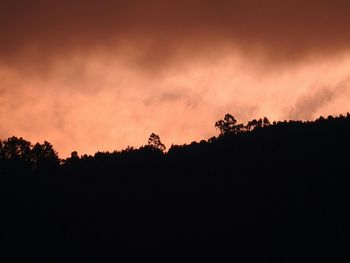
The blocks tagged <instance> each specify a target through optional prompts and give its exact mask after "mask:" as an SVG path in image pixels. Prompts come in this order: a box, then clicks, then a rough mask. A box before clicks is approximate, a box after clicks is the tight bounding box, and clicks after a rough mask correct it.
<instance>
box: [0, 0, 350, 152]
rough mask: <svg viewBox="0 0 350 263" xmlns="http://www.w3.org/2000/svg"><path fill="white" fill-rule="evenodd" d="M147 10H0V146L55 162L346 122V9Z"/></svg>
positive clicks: (188, 4) (28, 5)
mask: <svg viewBox="0 0 350 263" xmlns="http://www.w3.org/2000/svg"><path fill="white" fill-rule="evenodd" d="M145 2H146V1H110V0H107V1H89V0H85V1H77V0H75V1H74V0H73V1H63V0H61V1H52V2H51V1H50V3H49V4H48V1H35V0H32V1H29V0H28V1H25V0H24V1H16V0H12V1H6V0H5V1H2V3H1V5H2V8H0V10H1V11H0V121H1V123H2V125H1V126H0V138H2V139H5V138H7V137H9V136H12V135H16V136H22V137H24V138H26V139H28V140H30V141H32V142H37V141H39V142H42V141H43V140H48V141H50V142H51V143H52V144H53V145H54V147H55V149H56V150H58V152H59V154H60V156H61V157H65V156H68V155H69V154H70V152H71V151H73V150H77V151H78V152H79V153H80V154H83V153H88V154H93V153H94V152H96V151H97V150H115V149H118V150H120V149H122V148H125V147H126V146H127V145H133V146H140V145H143V144H146V143H147V139H148V136H149V135H150V133H151V132H155V133H157V134H159V135H160V137H161V139H162V141H163V142H164V143H165V144H166V145H167V146H168V147H169V146H170V145H171V144H172V143H175V144H182V143H190V142H191V141H193V140H200V139H208V138H209V137H211V136H213V135H217V134H218V132H217V131H215V129H214V123H215V121H216V120H218V119H219V118H222V117H223V115H224V114H225V113H227V112H229V113H231V114H233V115H234V116H235V117H236V118H237V119H238V120H239V121H241V122H246V121H248V120H250V119H253V118H257V117H262V116H267V117H269V119H271V120H283V119H314V118H316V117H318V116H320V115H329V114H340V113H346V112H347V111H349V106H348V105H349V98H350V97H349V96H350V89H349V81H350V79H349V69H350V53H349V46H348V43H350V18H349V16H348V14H349V13H350V6H349V4H347V1H308V3H303V2H304V1H300V2H299V1H283V4H281V3H280V2H281V1H267V2H266V3H265V2H264V6H262V4H261V1H250V2H248V1H194V0H192V1H149V2H148V1H147V4H145ZM218 2H220V3H218ZM335 2H336V3H335Z"/></svg>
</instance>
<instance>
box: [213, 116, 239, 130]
mask: <svg viewBox="0 0 350 263" xmlns="http://www.w3.org/2000/svg"><path fill="white" fill-rule="evenodd" d="M236 123H237V120H236V119H235V117H233V116H232V115H231V114H229V113H227V114H226V115H225V117H224V119H223V120H219V121H217V122H216V123H215V128H217V129H219V130H220V135H224V134H229V133H234V134H237V133H239V132H241V131H242V129H243V124H236Z"/></svg>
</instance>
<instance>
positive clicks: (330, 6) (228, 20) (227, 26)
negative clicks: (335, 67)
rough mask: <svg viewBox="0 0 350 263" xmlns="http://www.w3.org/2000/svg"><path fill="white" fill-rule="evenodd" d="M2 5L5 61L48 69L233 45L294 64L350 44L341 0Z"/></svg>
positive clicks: (8, 0) (6, 1)
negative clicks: (81, 58)
mask: <svg viewBox="0 0 350 263" xmlns="http://www.w3.org/2000/svg"><path fill="white" fill-rule="evenodd" d="M0 7H1V8H0V59H1V61H2V62H3V63H4V62H6V63H16V62H17V61H18V60H20V61H21V63H24V62H26V63H30V64H34V63H36V62H39V63H38V64H40V65H43V66H42V67H43V68H47V66H48V65H46V64H45V63H44V62H43V61H46V62H47V61H48V60H49V59H52V58H54V59H59V58H62V56H64V57H69V56H70V55H71V54H72V53H82V54H84V53H87V52H96V51H101V52H107V53H108V52H109V51H111V50H114V51H119V55H121V53H122V54H124V53H125V50H128V47H130V46H134V48H135V49H134V50H132V52H131V53H132V54H133V56H135V59H136V60H137V61H138V63H141V64H142V63H144V66H145V67H149V65H152V64H155V65H158V64H159V63H162V62H164V61H165V60H166V59H170V60H174V59H175V58H178V57H179V56H180V57H181V54H183V53H184V52H185V53H186V51H188V52H189V54H193V52H201V51H203V52H207V51H208V50H214V49H215V50H220V49H222V47H233V46H234V47H235V48H239V49H240V50H241V51H246V52H247V53H249V54H250V53H251V50H252V49H254V50H257V51H259V50H261V49H262V50H264V54H265V56H267V57H269V58H270V59H271V57H273V58H275V59H276V60H280V61H290V60H295V59H296V58H300V57H304V56H305V55H308V54H310V53H312V54H317V55H320V54H325V52H327V54H329V52H331V53H336V52H339V51H343V50H345V49H347V48H348V43H349V41H350V34H349V29H350V16H349V15H348V14H349V13H350V2H349V1H342V0H337V1H331V0H317V1H315V0H310V1H298V0H293V1H292V0H286V1H277V0H273V1H258V0H251V1H247V0H236V1H226V0H222V1H209V0H186V1H183V0H177V1H164V0H162V1H161V0H154V1H152V0H150V1H143V0H142V1H132V0H125V1H120V0H119V1H118V0H115V1H112V0H104V1H95V0H69V1H68V0H52V1H46V0H2V1H1V4H0ZM137 49H141V51H140V52H137ZM129 51H130V50H129ZM137 54H138V55H137ZM127 55H130V54H129V53H128V54H127ZM184 58H186V55H184ZM43 63H44V64H43Z"/></svg>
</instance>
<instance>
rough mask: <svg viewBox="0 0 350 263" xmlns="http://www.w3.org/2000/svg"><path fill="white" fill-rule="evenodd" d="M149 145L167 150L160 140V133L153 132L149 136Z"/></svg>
mask: <svg viewBox="0 0 350 263" xmlns="http://www.w3.org/2000/svg"><path fill="white" fill-rule="evenodd" d="M148 146H149V147H151V148H154V149H157V150H160V151H162V152H163V151H165V149H166V147H165V145H164V144H163V143H162V142H161V141H160V137H159V135H157V134H155V133H152V134H151V135H150V136H149V138H148Z"/></svg>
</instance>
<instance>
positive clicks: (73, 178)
mask: <svg viewBox="0 0 350 263" xmlns="http://www.w3.org/2000/svg"><path fill="white" fill-rule="evenodd" d="M215 127H216V128H217V129H218V131H219V132H220V134H219V135H218V136H217V137H212V138H210V139H209V140H208V141H205V140H202V141H200V142H193V143H191V144H189V145H172V146H171V147H170V148H169V149H168V151H165V146H164V145H163V144H162V142H161V138H160V137H159V136H158V135H156V134H154V133H152V134H151V136H150V138H149V140H148V144H147V145H145V146H142V147H140V148H138V149H136V148H133V147H128V148H126V149H124V150H122V151H115V152H97V153H96V154H95V155H94V156H90V155H83V156H80V155H79V154H78V153H77V152H72V155H71V157H69V158H67V159H64V160H61V159H60V158H59V157H58V155H57V153H56V151H55V150H54V148H53V146H52V145H51V144H50V143H49V142H44V143H43V144H39V143H37V144H35V145H32V143H30V142H28V141H26V140H25V139H23V138H18V137H11V138H8V139H6V140H2V141H0V180H1V184H0V187H1V200H2V211H3V216H2V219H3V220H4V222H3V224H2V227H1V232H2V235H1V236H2V237H1V238H2V241H3V242H4V244H5V245H4V246H3V249H4V251H5V252H6V255H7V256H8V257H10V258H12V259H13V260H19V262H24V261H28V260H29V261H30V262H31V261H35V262H38V261H43V262H99V261H102V262H104V261H106V260H107V259H116V258H118V255H119V254H120V253H121V252H122V251H124V250H125V249H127V248H137V249H140V248H142V249H161V250H163V251H164V250H172V251H175V252H173V253H175V255H179V254H180V253H182V252H184V251H190V252H192V253H193V254H196V259H197V260H199V259H200V258H205V257H207V256H209V255H210V254H213V255H214V257H215V258H216V259H218V257H219V256H223V255H225V256H226V257H227V259H228V260H232V261H233V262H350V261H349V257H348V252H347V250H348V247H347V246H346V239H347V236H348V235H349V233H350V232H349V223H350V213H349V211H350V210H349V208H350V195H349V170H350V166H349V165H350V162H349V151H350V115H349V114H347V115H346V116H342V115H340V116H337V117H332V116H329V117H328V118H323V117H320V118H319V119H317V120H315V121H312V122H302V121H283V122H273V123H270V121H269V120H268V119H267V118H263V119H259V120H252V121H250V122H248V123H247V124H246V125H244V124H239V123H237V120H236V119H235V118H234V117H233V116H232V115H230V114H226V115H225V117H224V118H223V119H222V120H219V121H217V122H216V123H215ZM4 254H5V253H4ZM168 257H169V258H173V254H171V253H169V254H168Z"/></svg>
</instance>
